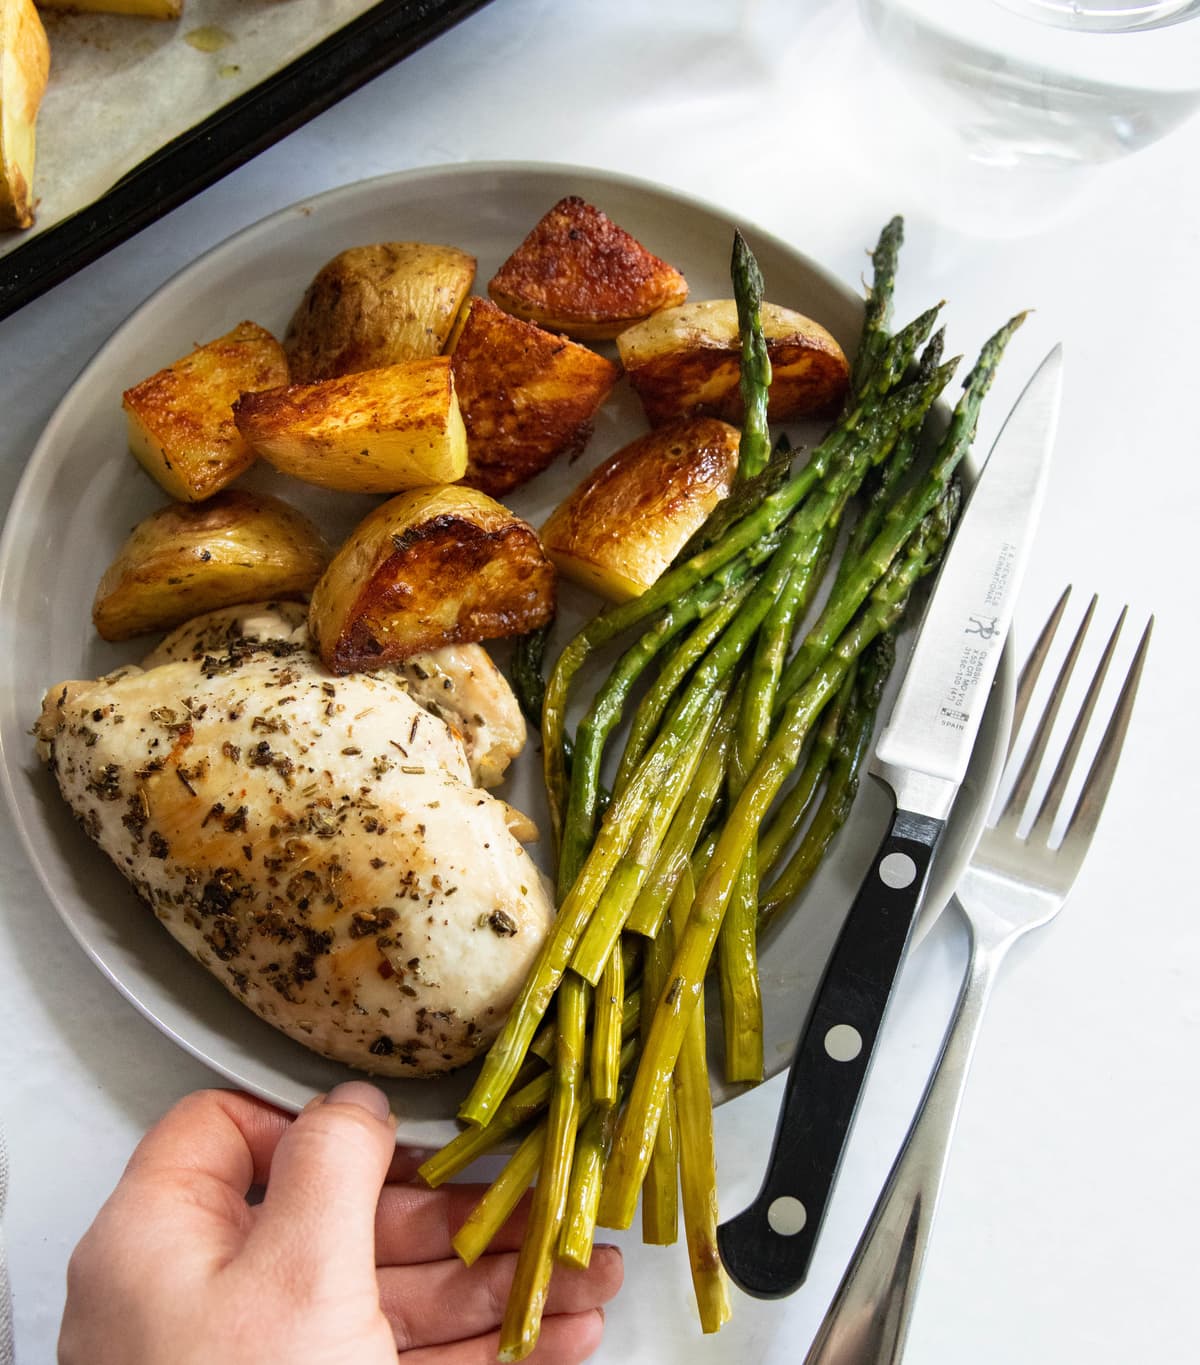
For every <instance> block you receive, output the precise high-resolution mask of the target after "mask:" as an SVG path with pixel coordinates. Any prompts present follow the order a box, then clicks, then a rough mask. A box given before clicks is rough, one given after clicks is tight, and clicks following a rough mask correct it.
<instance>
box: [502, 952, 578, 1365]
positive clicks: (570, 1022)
mask: <svg viewBox="0 0 1200 1365" xmlns="http://www.w3.org/2000/svg"><path fill="white" fill-rule="evenodd" d="M587 997H588V988H587V987H586V986H585V985H584V983H583V982H582V981H579V980H578V979H576V978H570V979H568V980H567V981H565V982H564V983H563V988H562V990H561V991H560V992H559V995H558V1049H557V1053H556V1056H555V1069H554V1089H553V1091H552V1093H551V1096H550V1112H549V1114H548V1116H547V1120H546V1141H545V1143H544V1145H543V1148H542V1164H541V1168H540V1172H539V1175H538V1182H537V1185H536V1186H535V1187H534V1192H533V1207H532V1208H531V1210H530V1213H529V1228H528V1230H527V1232H526V1234H525V1237H524V1239H523V1241H522V1243H521V1249H520V1251H519V1252H518V1253H517V1266H516V1270H515V1271H514V1272H513V1279H512V1285H511V1287H510V1289H509V1294H508V1302H507V1304H506V1305H505V1309H504V1318H503V1321H502V1322H501V1324H500V1350H499V1359H500V1360H502V1361H513V1360H524V1358H525V1357H526V1356H527V1355H528V1354H529V1353H530V1351H532V1350H533V1348H534V1347H535V1346H536V1345H537V1339H538V1335H539V1333H540V1331H541V1325H542V1310H543V1308H544V1307H545V1303H546V1293H547V1291H548V1290H549V1288H550V1274H551V1271H552V1270H553V1268H554V1250H555V1247H556V1246H557V1244H558V1237H559V1231H560V1229H561V1227H562V1222H563V1214H564V1213H565V1211H566V1204H567V1192H568V1189H569V1186H570V1178H571V1158H572V1156H573V1154H574V1151H575V1137H576V1134H577V1132H578V1126H579V1091H580V1085H581V1083H582V1079H583V1050H584V1025H585V1020H586V1018H587Z"/></svg>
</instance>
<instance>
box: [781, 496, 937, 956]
mask: <svg viewBox="0 0 1200 1365" xmlns="http://www.w3.org/2000/svg"><path fill="white" fill-rule="evenodd" d="M953 515H954V514H953V512H952V511H951V512H950V517H951V520H953ZM895 654H896V648H895V642H894V640H893V638H892V635H891V634H890V633H888V634H885V635H880V636H879V637H878V639H876V640H875V642H874V644H873V645H872V646H871V648H870V649H869V650H867V652H866V654H865V655H864V656H863V658H862V660H861V661H860V665H859V668H858V670H857V675H856V678H855V687H854V695H853V697H852V699H851V701H850V704H849V706H848V708H847V710H846V711H845V714H844V718H843V721H842V724H841V725H840V727H839V733H838V737H837V742H836V744H835V746H834V748H833V751H832V761H831V763H830V769H829V781H828V784H827V785H826V788H825V792H824V794H823V796H822V797H821V801H820V804H819V805H818V806H817V809H816V813H815V814H814V815H813V818H812V821H811V823H810V824H809V827H808V829H807V830H806V831H805V834H804V838H803V839H802V840H801V842H800V845H799V847H798V848H797V849H796V851H795V852H794V853H793V854H792V856H791V858H790V859H789V860H788V862H787V865H786V866H785V867H784V868H783V870H782V871H781V872H780V873H779V875H778V877H776V878H775V880H774V881H773V882H772V883H771V885H770V887H769V888H768V889H767V891H766V892H765V893H764V894H763V895H762V896H761V897H760V899H759V906H758V923H759V929H760V930H762V929H765V928H767V927H768V926H769V925H770V924H771V923H772V922H773V921H774V919H775V918H776V916H777V915H778V914H779V912H780V910H782V909H783V907H784V906H785V905H788V904H790V903H791V902H792V901H794V900H795V898H796V897H797V896H798V895H799V894H800V892H801V891H802V890H803V889H804V887H805V886H807V885H808V883H809V881H810V880H811V878H812V876H813V873H814V872H816V870H817V867H818V865H819V864H820V861H821V859H822V858H823V857H824V855H825V851H826V849H828V847H829V845H830V844H831V843H832V841H833V838H834V836H835V835H836V834H837V832H838V830H840V829H841V827H842V826H843V825H844V824H845V822H846V817H847V816H848V815H849V814H850V809H851V807H852V806H853V804H854V798H855V796H856V795H857V793H858V782H859V777H860V776H861V773H862V768H863V764H864V763H865V762H866V759H867V755H868V753H869V752H870V747H871V734H872V731H873V730H874V725H875V715H876V712H877V710H878V707H879V697H880V694H881V693H882V691H883V685H884V683H885V682H886V681H887V677H888V674H889V673H890V672H891V668H892V663H893V661H894V659H895Z"/></svg>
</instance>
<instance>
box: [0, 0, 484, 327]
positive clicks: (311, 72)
mask: <svg viewBox="0 0 1200 1365" xmlns="http://www.w3.org/2000/svg"><path fill="white" fill-rule="evenodd" d="M487 3H489V0H382V2H381V3H379V4H376V5H373V6H372V7H371V8H370V9H369V10H367V11H366V12H365V13H364V14H360V15H359V16H358V18H357V19H352V20H351V21H350V22H349V23H348V24H345V25H344V26H343V27H342V28H340V29H338V30H337V32H336V33H331V34H330V35H329V36H328V37H327V38H324V39H322V41H321V42H319V43H318V44H317V45H316V46H315V47H313V48H311V49H310V50H309V51H308V52H305V53H303V54H302V55H301V56H299V57H297V58H296V59H295V60H294V61H292V62H289V63H288V65H287V66H285V67H282V68H281V69H280V70H279V71H277V72H275V73H274V75H271V76H268V77H267V78H266V80H263V81H260V82H259V84H258V85H256V86H255V87H254V88H253V89H252V90H248V91H246V93H245V94H244V95H239V96H238V98H237V99H234V100H230V102H229V103H228V104H225V105H222V107H221V108H220V109H218V110H216V112H215V113H212V114H210V115H209V116H208V117H207V118H206V119H204V120H202V121H201V122H200V123H197V124H195V125H194V126H193V127H191V128H189V129H188V130H187V131H186V132H184V133H181V134H180V135H179V136H178V137H176V138H173V139H172V140H171V141H170V142H168V143H166V144H165V145H164V146H162V147H160V148H159V149H158V151H156V152H154V153H153V154H152V155H151V156H149V157H147V158H146V160H145V161H143V162H141V163H140V164H139V165H137V166H135V167H134V169H133V170H132V171H130V172H129V174H128V175H126V176H124V177H123V178H122V179H121V180H119V181H117V183H116V184H115V185H114V186H113V187H112V189H110V190H108V191H107V192H106V193H105V194H103V195H102V196H101V197H100V198H99V199H97V200H95V201H94V202H92V203H91V204H89V205H88V206H87V207H86V208H82V209H80V210H79V211H78V212H76V213H73V214H72V215H71V216H70V217H69V218H64V219H63V220H62V222H61V223H56V224H55V225H54V226H53V227H51V228H47V229H46V230H45V231H44V232H41V233H39V234H38V235H37V236H36V237H34V238H31V239H30V241H29V242H28V243H25V244H24V245H22V246H18V247H15V248H14V249H13V250H12V251H10V252H8V253H7V254H6V255H5V256H3V257H0V318H6V317H8V316H9V314H11V313H14V312H16V310H17V309H18V308H21V307H23V306H24V305H25V304H26V303H29V302H30V301H31V300H32V299H35V298H37V297H38V295H40V294H44V293H45V292H46V290H48V289H51V288H53V286H54V285H56V284H58V283H60V282H61V281H62V280H65V279H66V278H67V277H68V276H70V275H73V274H74V273H75V272H76V271H77V270H81V269H82V268H83V267H84V266H85V265H89V264H90V263H91V262H92V261H94V260H96V259H97V258H98V257H100V256H102V255H104V253H105V252H106V251H110V250H111V249H112V248H113V247H115V246H117V245H119V244H120V243H121V242H124V241H126V240H127V239H128V238H130V237H132V236H133V235H134V234H135V233H137V232H140V231H141V229H142V228H144V227H146V226H148V225H149V224H150V223H152V222H154V221H155V220H156V219H158V218H161V217H162V216H163V215H164V214H165V213H169V212H170V211H171V209H173V208H176V207H178V205H180V204H182V203H184V202H185V201H186V200H188V199H190V198H191V197H192V195H194V194H197V193H199V191H200V190H202V189H206V188H207V187H208V186H209V185H211V184H212V183H213V182H214V181H216V180H219V179H220V178H221V177H222V176H224V175H228V174H229V172H230V171H232V170H235V169H236V168H237V167H238V166H241V165H242V164H243V163H244V162H246V161H249V160H250V159H251V157H253V156H256V155H257V154H258V153H259V152H261V151H263V150H265V149H266V148H267V147H270V146H271V145H272V144H273V143H275V142H278V141H279V139H280V138H282V137H286V136H287V134H288V133H290V132H292V131H293V130H294V129H296V128H298V127H300V125H301V124H303V123H305V122H307V121H308V120H309V119H310V118H313V117H315V116H316V115H317V114H319V113H321V112H322V111H323V110H325V109H328V108H329V107H330V105H332V104H336V103H337V101H338V100H340V99H342V98H343V97H344V96H345V95H348V94H350V92H351V91H352V90H357V89H358V87H359V86H361V85H364V84H365V83H366V82H367V81H369V80H371V78H372V77H374V76H378V75H379V74H380V73H381V72H382V71H386V70H387V68H388V67H390V66H393V65H395V63H396V62H398V61H400V60H401V59H402V58H404V57H407V56H408V55H409V54H410V53H412V52H415V51H416V50H417V49H418V48H419V47H422V46H423V45H424V44H425V43H427V42H429V41H430V40H431V39H433V38H436V37H437V36H438V35H439V34H441V33H444V32H445V31H446V30H447V29H449V28H452V27H453V26H454V25H455V24H457V23H458V22H459V21H460V20H462V19H465V18H466V17H467V16H468V15H470V14H473V13H474V12H475V11H476V10H478V9H482V7H483V6H484V5H485V4H487Z"/></svg>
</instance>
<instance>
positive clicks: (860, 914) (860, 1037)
mask: <svg viewBox="0 0 1200 1365" xmlns="http://www.w3.org/2000/svg"><path fill="white" fill-rule="evenodd" d="M943 828H944V822H943V821H941V820H935V819H931V818H930V817H929V816H925V815H917V814H914V813H913V812H911V811H905V810H897V811H896V813H895V815H894V816H893V818H892V823H891V827H890V828H889V829H888V832H887V834H886V836H885V837H884V840H883V843H882V844H881V845H880V847H879V851H878V853H877V854H876V855H875V858H874V859H873V860H872V863H871V866H870V869H869V870H868V872H867V875H866V877H865V878H864V880H863V884H862V886H861V887H860V888H859V892H858V895H857V896H856V898H855V900H854V904H853V905H852V906H851V907H850V913H849V914H848V915H847V917H846V921H845V923H844V924H843V926H842V931H841V934H840V935H839V937H838V940H837V944H836V945H835V947H834V950H833V955H832V956H831V958H830V960H829V965H828V967H826V969H825V975H824V977H823V979H822V981H821V984H820V986H819V987H818V989H817V996H816V1000H815V1003H814V1004H813V1008H812V1012H811V1014H810V1016H809V1019H808V1023H807V1026H806V1027H805V1030H804V1033H803V1035H802V1036H801V1039H800V1044H799V1046H798V1047H797V1049H796V1055H795V1057H794V1058H793V1059H792V1067H791V1072H790V1073H789V1075H788V1082H787V1088H786V1090H785V1092H784V1100H783V1109H782V1112H781V1114H780V1118H779V1125H778V1127H777V1129H776V1132H775V1145H774V1148H773V1149H772V1152H771V1157H770V1160H769V1162H768V1164H767V1174H766V1177H765V1178H764V1180H763V1185H762V1189H761V1190H760V1191H759V1193H758V1197H757V1198H756V1199H755V1201H754V1203H753V1204H751V1205H750V1207H749V1208H748V1209H746V1210H745V1212H743V1213H740V1214H739V1215H738V1216H737V1217H736V1218H732V1219H730V1221H729V1222H727V1223H723V1224H722V1225H721V1227H720V1228H719V1229H718V1232H717V1243H718V1246H719V1248H720V1252H721V1259H722V1261H723V1262H724V1263H725V1269H726V1270H727V1271H728V1272H729V1274H730V1276H731V1277H732V1278H733V1280H734V1281H735V1283H737V1284H738V1285H739V1286H740V1287H741V1288H742V1289H744V1290H745V1291H746V1293H748V1294H753V1295H755V1296H756V1297H758V1298H780V1297H782V1296H783V1295H785V1294H790V1293H792V1291H793V1290H795V1289H797V1288H799V1286H800V1285H801V1284H802V1283H803V1282H804V1278H805V1276H806V1275H807V1273H808V1267H809V1262H810V1261H811V1259H812V1253H813V1248H814V1246H815V1245H816V1240H817V1234H818V1232H819V1231H820V1227H821V1222H822V1219H823V1217H824V1214H825V1208H826V1205H827V1203H828V1201H829V1195H830V1192H831V1190H832V1188H833V1183H834V1180H835V1179H836V1177H837V1170H838V1166H839V1165H840V1164H841V1159H842V1151H843V1148H844V1146H845V1141H846V1136H847V1134H848V1133H849V1130H850V1125H851V1123H852V1121H853V1119H854V1113H855V1110H856V1109H857V1107H858V1100H859V1096H860V1094H861V1092H862V1085H863V1081H864V1079H865V1077H866V1074H867V1068H868V1066H869V1064H870V1060H871V1055H872V1052H873V1050H874V1046H875V1039H876V1037H877V1036H878V1034H879V1028H880V1025H881V1024H882V1022H883V1015H884V1011H885V1009H886V1008H887V1002H888V998H889V996H890V995H891V991H892V985H893V983H894V981H895V979H896V973H897V971H898V969H899V966H900V959H901V958H902V956H903V954H904V948H905V945H906V944H907V942H908V938H909V934H910V932H911V930H912V925H913V920H914V919H915V912H916V909H917V906H918V905H919V904H920V900H921V894H922V892H923V891H924V888H925V881H926V877H927V876H928V872H929V864H930V861H931V859H932V857H933V851H934V849H935V848H936V846H937V842H938V839H939V838H940V836H941V833H942V830H943Z"/></svg>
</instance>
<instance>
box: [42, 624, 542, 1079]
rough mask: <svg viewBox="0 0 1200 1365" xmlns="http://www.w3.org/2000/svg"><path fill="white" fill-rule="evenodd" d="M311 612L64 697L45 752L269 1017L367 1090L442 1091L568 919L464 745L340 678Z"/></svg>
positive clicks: (137, 881) (159, 905) (54, 699)
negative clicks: (394, 1086) (386, 1086)
mask: <svg viewBox="0 0 1200 1365" xmlns="http://www.w3.org/2000/svg"><path fill="white" fill-rule="evenodd" d="M301 610H302V609H301ZM294 613H295V608H293V607H290V606H285V607H282V608H279V609H272V608H270V607H259V608H241V609H240V610H239V611H238V612H234V613H229V612H224V613H213V614H212V617H211V618H209V619H207V620H202V621H200V622H194V623H191V624H189V625H187V626H185V627H183V628H182V629H181V630H180V631H178V632H176V633H175V635H174V636H172V637H168V639H167V640H166V641H165V642H164V643H163V645H162V646H160V647H159V649H157V650H155V652H154V653H153V654H152V655H150V656H149V658H148V659H147V660H146V667H144V668H126V669H122V670H120V671H118V672H117V673H115V674H112V675H109V676H108V677H105V678H100V679H97V680H95V681H92V682H68V683H63V684H60V685H58V686H56V687H54V688H51V689H50V691H49V692H48V693H47V696H46V699H45V703H44V708H43V713H42V717H41V719H40V721H39V723H38V727H37V733H38V737H39V739H40V740H41V741H42V744H43V746H44V752H45V754H46V756H47V758H48V760H49V763H50V766H51V769H52V771H53V772H54V775H55V777H56V779H57V781H58V784H59V786H60V788H61V790H62V793H63V795H64V796H65V797H66V799H67V801H68V802H69V804H70V805H71V808H72V809H73V811H74V812H75V815H76V817H77V818H78V820H79V822H80V823H81V825H82V826H83V828H84V829H85V830H86V832H87V833H88V834H89V835H90V836H91V837H92V838H93V839H95V840H96V842H97V843H98V844H99V845H100V847H101V848H103V849H104V851H105V852H106V853H107V854H108V856H109V857H110V858H111V859H112V860H113V861H114V862H115V863H116V865H117V866H118V867H119V868H120V870H121V871H122V872H123V873H124V875H125V876H126V877H127V878H128V879H129V880H130V882H131V883H132V884H133V886H134V887H135V888H136V890H137V891H138V893H139V894H140V895H141V897H142V898H143V899H144V900H145V901H146V902H147V903H148V904H149V905H150V906H151V907H152V908H153V910H154V913H155V914H156V915H157V917H158V918H159V919H160V920H161V921H162V922H163V923H164V924H165V925H166V927H167V928H168V929H169V930H170V932H171V933H172V934H173V935H174V936H175V938H176V939H178V940H179V942H180V943H182V944H183V945H184V947H186V948H187V949H188V951H189V952H191V953H192V955H193V956H194V957H196V958H197V960H198V961H200V962H201V963H203V964H204V966H206V967H207V968H208V969H209V970H210V971H211V972H213V974H214V975H215V976H216V977H217V978H218V979H219V980H220V981H221V982H222V983H223V984H224V985H225V986H227V987H228V989H229V990H230V991H232V992H233V993H234V994H235V995H236V996H237V997H238V998H239V999H240V1000H242V1001H243V1002H244V1003H245V1004H246V1005H247V1006H249V1007H250V1008H251V1009H252V1010H254V1012H255V1013H256V1014H258V1015H259V1016H260V1017H261V1018H263V1019H265V1020H267V1021H268V1022H269V1023H271V1024H273V1025H275V1026H276V1027H277V1028H279V1029H281V1030H282V1031H283V1032H284V1033H286V1034H287V1035H288V1036H289V1037H292V1038H295V1039H296V1040H297V1041H299V1042H301V1043H303V1044H305V1045H306V1046H307V1047H310V1048H312V1049H313V1050H315V1051H316V1052H319V1053H321V1054H322V1055H323V1056H326V1057H330V1058H333V1059H334V1060H337V1061H341V1062H344V1063H347V1064H348V1065H351V1066H356V1067H360V1068H362V1069H364V1070H367V1071H372V1072H377V1073H379V1074H383V1075H391V1076H413V1075H429V1074H433V1073H437V1072H440V1071H445V1070H448V1069H450V1068H451V1067H455V1066H458V1065H461V1064H462V1063H464V1062H467V1061H469V1060H470V1059H471V1058H472V1057H474V1056H475V1055H476V1053H478V1052H479V1050H480V1049H481V1048H482V1047H483V1046H485V1045H486V1043H487V1042H489V1041H490V1039H491V1038H492V1037H493V1036H494V1034H495V1033H496V1031H497V1029H498V1028H499V1026H500V1024H501V1022H502V1021H503V1018H504V1015H505V1013H506V1011H507V1009H508V1007H509V1004H510V1003H511V1001H512V999H513V997H514V996H515V994H516V991H517V989H518V987H519V986H520V983H521V981H522V980H523V978H524V976H525V974H526V971H527V970H528V968H529V966H530V964H531V962H532V960H533V957H534V955H535V954H536V952H537V950H538V948H539V947H540V945H541V943H542V940H543V938H544V936H545V933H546V930H547V928H548V926H549V923H550V919H551V916H552V914H553V907H552V903H551V900H550V898H549V896H548V894H547V891H546V889H545V887H544V885H543V882H542V878H541V876H540V874H539V873H538V871H537V869H536V868H535V866H534V864H533V862H532V861H531V859H530V858H529V856H528V854H527V853H526V852H525V850H524V849H523V848H522V846H521V844H520V843H519V842H518V840H517V838H516V837H515V836H514V834H513V833H512V831H511V829H510V821H511V820H512V812H510V809H509V807H508V806H506V805H505V803H504V802H502V801H498V800H496V799H495V798H493V797H492V796H490V795H488V793H487V792H485V791H482V790H480V789H479V788H478V787H476V786H475V785H473V782H472V772H471V768H470V764H469V762H468V757H467V751H466V749H465V747H464V743H463V738H462V736H461V735H460V734H459V733H458V732H457V730H456V729H455V728H452V725H450V724H447V722H446V721H445V720H443V719H442V718H441V717H440V716H438V715H434V714H433V713H432V712H431V711H430V710H428V709H426V708H425V707H423V706H421V705H419V704H418V702H417V701H416V700H414V698H413V696H412V695H411V694H410V690H409V686H408V683H407V682H406V679H405V678H404V677H403V676H402V675H400V674H398V673H395V672H390V671H386V670H384V671H380V672H379V673H374V674H357V675H355V676H352V677H340V678H335V677H334V676H333V675H332V674H330V673H328V672H327V671H326V670H325V668H324V667H323V666H322V665H321V663H320V661H319V660H318V659H317V657H316V656H315V654H313V652H312V651H311V649H310V648H309V646H308V641H307V636H306V634H305V631H304V627H303V624H302V623H301V622H296V621H295V618H294ZM485 657H486V656H485ZM457 662H458V661H456V660H447V661H445V663H446V665H447V666H446V668H444V669H442V668H440V666H439V670H440V671H439V672H437V673H435V671H434V666H432V665H431V667H430V668H429V669H426V670H425V671H426V672H427V673H428V675H429V676H428V677H427V679H426V680H425V681H430V680H433V679H434V678H436V677H439V676H440V677H441V679H442V681H443V683H444V681H445V680H446V679H451V680H453V679H454V677H455V676H461V674H458V675H456V673H455V671H454V668H455V665H456V663H457ZM489 664H490V661H489ZM469 668H470V665H468V669H469ZM477 671H478V670H477ZM488 681H489V682H492V683H493V684H494V680H492V679H490V678H489V679H488ZM442 690H443V692H444V693H446V694H447V695H449V693H450V692H451V691H453V690H454V689H453V688H449V689H448V688H445V687H444V686H443V689H442ZM464 690H465V687H464ZM469 704H470V705H472V706H473V707H477V706H483V707H484V708H485V709H486V705H487V704H486V702H485V701H484V700H483V699H482V698H481V697H480V696H476V697H474V699H473V700H472V701H471V702H470V703H469ZM473 714H475V712H473ZM478 714H479V715H480V716H483V711H482V710H481V711H479V712H478ZM483 729H484V731H486V730H487V729H488V727H487V726H486V725H485V726H484V727H483ZM491 738H492V739H493V740H494V739H495V727H493V729H492V734H491ZM486 747H487V751H488V753H489V754H491V751H492V749H493V748H495V747H496V746H495V745H494V744H491V743H488V744H487V746H486ZM488 762H490V763H491V764H492V770H493V771H494V769H495V767H496V764H497V762H498V760H497V759H496V758H495V757H492V758H490V759H489V760H488Z"/></svg>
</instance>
